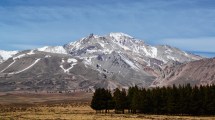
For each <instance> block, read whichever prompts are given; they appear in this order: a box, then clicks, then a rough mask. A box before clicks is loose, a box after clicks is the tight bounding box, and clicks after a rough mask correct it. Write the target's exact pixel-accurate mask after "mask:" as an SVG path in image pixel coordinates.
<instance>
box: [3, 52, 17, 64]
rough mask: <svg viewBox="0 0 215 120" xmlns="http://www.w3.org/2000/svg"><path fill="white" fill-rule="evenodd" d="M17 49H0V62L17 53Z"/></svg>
mask: <svg viewBox="0 0 215 120" xmlns="http://www.w3.org/2000/svg"><path fill="white" fill-rule="evenodd" d="M17 53H18V51H5V50H0V63H1V62H3V61H4V60H7V59H8V58H10V57H12V56H13V55H15V54H17Z"/></svg>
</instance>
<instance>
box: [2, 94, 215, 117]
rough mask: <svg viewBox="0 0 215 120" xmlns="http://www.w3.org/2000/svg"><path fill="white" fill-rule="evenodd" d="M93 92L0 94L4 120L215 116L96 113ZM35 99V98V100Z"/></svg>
mask: <svg viewBox="0 0 215 120" xmlns="http://www.w3.org/2000/svg"><path fill="white" fill-rule="evenodd" d="M90 96H92V94H90V93H79V94H52V95H50V94H49V95H45V94H43V95H36V94H28V95H24V94H16V95H15V94H4V95H0V104H1V105H0V120H215V117H191V116H166V115H145V114H114V111H110V113H108V114H105V113H103V114H96V113H95V111H94V110H92V109H91V108H90V106H89V102H90V99H89V98H90ZM32 100H33V101H32Z"/></svg>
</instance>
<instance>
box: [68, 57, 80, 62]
mask: <svg viewBox="0 0 215 120" xmlns="http://www.w3.org/2000/svg"><path fill="white" fill-rule="evenodd" d="M67 62H68V63H71V62H74V63H76V62H78V61H77V60H76V59H74V58H69V59H68V60H67Z"/></svg>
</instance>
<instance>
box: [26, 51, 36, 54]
mask: <svg viewBox="0 0 215 120" xmlns="http://www.w3.org/2000/svg"><path fill="white" fill-rule="evenodd" d="M27 54H28V55H33V54H35V53H34V50H31V51H30V52H29V53H27Z"/></svg>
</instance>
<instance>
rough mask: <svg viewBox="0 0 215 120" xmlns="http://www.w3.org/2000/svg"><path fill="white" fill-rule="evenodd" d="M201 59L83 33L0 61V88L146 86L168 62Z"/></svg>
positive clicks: (121, 38) (124, 37)
mask: <svg viewBox="0 0 215 120" xmlns="http://www.w3.org/2000/svg"><path fill="white" fill-rule="evenodd" d="M199 59H202V58H201V57H200V56H196V55H193V54H189V53H186V52H184V51H181V50H179V49H177V48H173V47H170V46H151V45H148V44H146V43H144V42H143V41H141V40H138V39H135V38H133V37H131V36H129V35H126V34H124V33H110V34H109V35H106V36H98V35H93V34H91V35H89V36H88V37H85V38H82V39H81V40H78V41H76V42H72V43H69V44H66V45H64V46H53V47H50V46H45V47H43V48H38V49H35V50H27V51H21V52H19V53H17V54H16V55H13V56H12V57H11V58H9V59H7V60H5V61H4V62H3V63H1V64H0V91H14V90H24V91H25V90H28V91H35V90H36V91H75V90H93V89H94V88H97V87H104V88H108V89H114V88H116V87H123V88H128V87H129V86H133V85H138V86H140V87H149V86H150V85H151V84H152V82H153V81H154V80H155V79H156V78H157V77H159V76H160V74H161V73H162V66H163V65H164V64H167V63H168V62H178V63H184V62H190V61H194V60H199Z"/></svg>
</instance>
